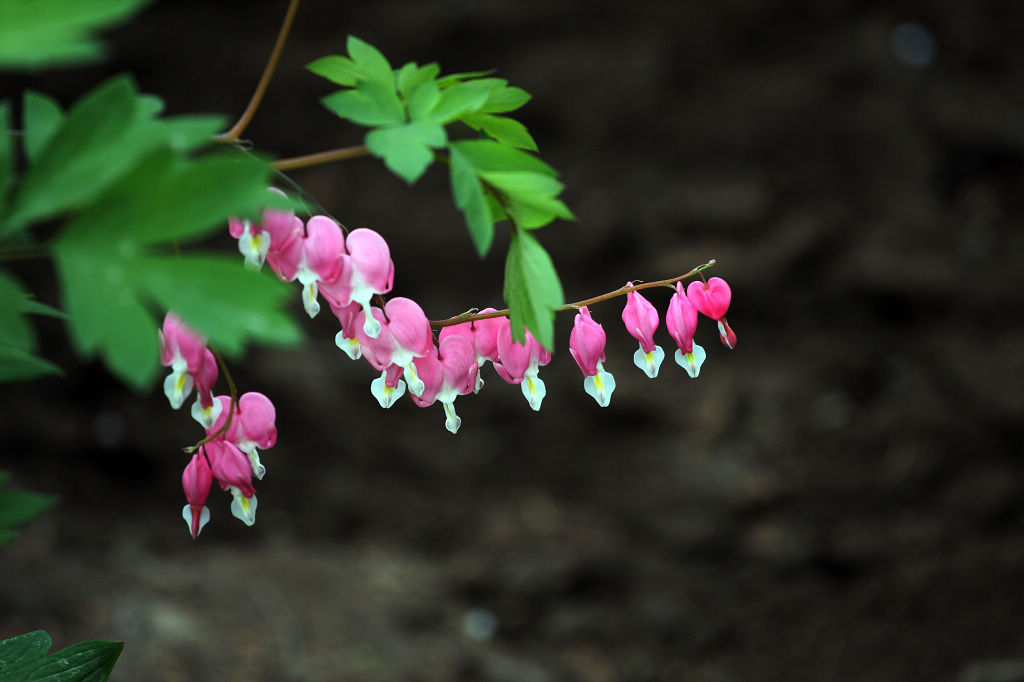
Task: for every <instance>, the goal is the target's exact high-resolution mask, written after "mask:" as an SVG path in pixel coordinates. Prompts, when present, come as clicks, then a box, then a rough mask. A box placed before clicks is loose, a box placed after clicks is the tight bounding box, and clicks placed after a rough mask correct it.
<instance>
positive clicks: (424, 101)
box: [406, 81, 441, 123]
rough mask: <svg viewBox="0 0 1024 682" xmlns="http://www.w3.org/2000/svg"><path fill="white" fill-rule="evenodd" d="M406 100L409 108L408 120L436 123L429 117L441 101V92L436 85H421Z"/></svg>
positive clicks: (431, 83) (428, 82)
mask: <svg viewBox="0 0 1024 682" xmlns="http://www.w3.org/2000/svg"><path fill="white" fill-rule="evenodd" d="M406 99H407V105H408V107H409V120H411V121H429V122H431V123H433V122H436V121H434V119H433V118H432V117H431V116H430V112H431V111H433V109H434V107H435V106H437V103H438V102H439V101H440V100H441V90H440V89H438V87H437V83H435V82H434V81H427V82H426V83H421V84H420V85H418V86H416V88H415V89H414V90H413V91H412V92H411V93H410V95H409V97H407V98H406Z"/></svg>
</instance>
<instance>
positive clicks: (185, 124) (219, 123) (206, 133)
mask: <svg viewBox="0 0 1024 682" xmlns="http://www.w3.org/2000/svg"><path fill="white" fill-rule="evenodd" d="M161 123H162V124H163V126H164V134H165V135H166V139H165V142H166V144H167V146H168V147H170V148H171V149H173V150H175V151H182V152H185V151H191V150H193V149H196V148H198V147H202V146H203V145H205V144H209V143H210V141H211V140H212V139H213V136H214V135H215V134H216V133H217V131H218V130H223V129H224V128H225V126H226V125H227V118H226V117H224V116H221V115H219V114H217V115H210V114H205V115H204V114H194V115H187V116H175V117H173V118H166V119H163V120H162V121H161Z"/></svg>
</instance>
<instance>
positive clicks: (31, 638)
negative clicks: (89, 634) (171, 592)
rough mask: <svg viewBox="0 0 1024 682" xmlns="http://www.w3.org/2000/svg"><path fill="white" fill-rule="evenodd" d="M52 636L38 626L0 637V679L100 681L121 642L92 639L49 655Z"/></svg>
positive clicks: (11, 681)
mask: <svg viewBox="0 0 1024 682" xmlns="http://www.w3.org/2000/svg"><path fill="white" fill-rule="evenodd" d="M51 646H53V640H52V639H50V636H49V635H48V634H46V633H45V632H43V631H42V630H36V631H35V632H29V633H26V634H24V635H18V636H16V637H11V638H10V639H5V640H3V641H0V679H2V680H4V682H28V681H29V680H31V681H32V682H104V680H106V679H108V678H109V677H110V671H111V670H113V668H114V663H116V662H117V657H118V656H120V655H121V650H122V649H124V642H103V641H99V640H94V641H91V642H81V643H79V644H73V645H71V646H69V647H65V648H64V649H61V650H60V651H57V652H54V653H52V654H50V655H49V656H47V655H46V652H47V651H49V650H50V647H51Z"/></svg>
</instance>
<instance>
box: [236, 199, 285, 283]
mask: <svg viewBox="0 0 1024 682" xmlns="http://www.w3.org/2000/svg"><path fill="white" fill-rule="evenodd" d="M268 191H270V192H275V193H277V194H280V195H281V196H284V192H282V191H281V190H279V189H277V188H276V187H270V188H268ZM296 220H297V218H296V217H295V212H294V211H281V210H277V209H272V208H267V209H264V211H263V216H262V219H261V220H260V222H258V223H253V222H251V221H249V220H243V219H240V218H229V219H228V232H230V233H231V236H232V237H234V238H235V239H237V240H238V250H239V252H241V254H242V256H244V257H245V264H246V265H247V266H248V267H251V268H256V269H257V270H258V269H260V268H261V267H263V262H264V261H265V260H266V259H267V255H268V254H269V253H270V252H271V251H272V250H273V251H276V252H280V251H281V250H282V249H284V247H285V245H286V243H287V242H288V241H289V240H290V239H292V238H293V237H294V236H295V234H296V230H295V228H296V223H295V221H296ZM298 228H299V231H300V232H301V229H302V221H301V220H299V222H298Z"/></svg>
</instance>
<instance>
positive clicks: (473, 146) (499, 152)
mask: <svg viewBox="0 0 1024 682" xmlns="http://www.w3.org/2000/svg"><path fill="white" fill-rule="evenodd" d="M450 147H451V148H452V149H456V148H457V149H458V150H459V152H460V153H461V154H462V155H463V156H464V157H465V158H466V160H467V161H468V162H469V164H470V165H472V166H473V168H475V169H476V170H477V171H478V172H479V171H529V172H532V173H543V174H545V175H550V176H551V177H557V175H558V173H557V172H556V171H555V169H554V168H552V167H551V166H549V165H547V164H546V163H544V162H543V161H541V160H540V159H538V158H537V157H535V156H531V155H530V154H527V153H526V152H524V151H521V150H519V149H513V148H511V147H507V146H505V145H503V144H501V143H499V142H494V141H492V140H461V141H459V142H452V143H451V145H450Z"/></svg>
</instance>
